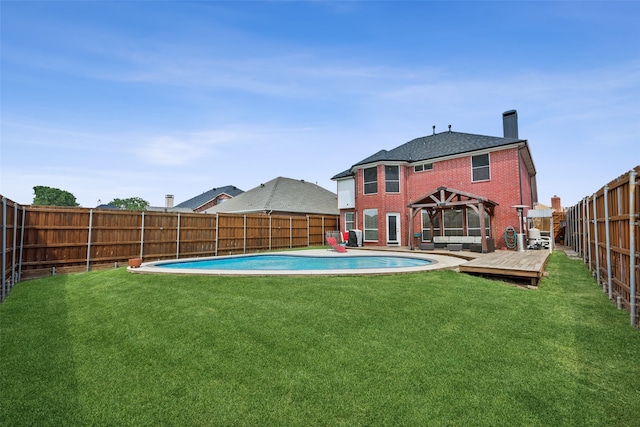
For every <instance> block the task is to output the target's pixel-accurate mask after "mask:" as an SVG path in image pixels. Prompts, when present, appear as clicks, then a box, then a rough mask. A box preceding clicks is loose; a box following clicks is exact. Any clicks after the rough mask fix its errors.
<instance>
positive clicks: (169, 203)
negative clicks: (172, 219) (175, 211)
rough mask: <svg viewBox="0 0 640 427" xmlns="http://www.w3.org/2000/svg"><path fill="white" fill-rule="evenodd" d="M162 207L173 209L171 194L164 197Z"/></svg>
mask: <svg viewBox="0 0 640 427" xmlns="http://www.w3.org/2000/svg"><path fill="white" fill-rule="evenodd" d="M164 207H165V208H172V207H173V194H167V195H166V196H164Z"/></svg>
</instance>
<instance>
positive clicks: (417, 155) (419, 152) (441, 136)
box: [331, 131, 522, 179]
mask: <svg viewBox="0 0 640 427" xmlns="http://www.w3.org/2000/svg"><path fill="white" fill-rule="evenodd" d="M520 141H522V140H520V139H516V138H501V137H495V136H484V135H475V134H470V133H462V132H449V131H447V132H441V133H437V134H435V135H429V136H423V137H420V138H416V139H413V140H411V141H409V142H407V143H405V144H402V145H400V146H399V147H396V148H394V149H393V150H389V151H387V150H380V151H378V152H377V153H375V154H373V155H371V156H369V157H367V158H365V159H364V160H361V161H359V162H358V163H356V164H354V165H353V166H352V168H353V167H356V166H362V165H366V164H369V163H376V162H389V161H395V162H408V163H414V162H420V161H427V160H436V159H438V158H441V157H446V156H452V155H456V154H464V153H469V152H473V151H478V150H485V149H490V148H497V147H501V146H504V145H510V144H514V143H517V142H520ZM352 174H353V173H352V169H349V170H346V171H343V172H340V173H338V174H336V175H335V176H333V178H331V179H339V178H345V177H348V176H351V175H352Z"/></svg>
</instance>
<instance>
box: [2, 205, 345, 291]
mask: <svg viewBox="0 0 640 427" xmlns="http://www.w3.org/2000/svg"><path fill="white" fill-rule="evenodd" d="M2 203H3V207H2V233H3V238H2V242H3V247H2V253H3V258H2V271H3V276H2V300H4V298H5V297H6V295H7V294H8V292H9V290H10V289H11V287H12V286H13V284H15V283H17V282H19V281H20V280H21V279H22V278H29V277H39V276H45V275H50V274H55V273H56V272H74V271H89V270H91V269H96V268H104V267H105V266H109V267H112V266H117V265H118V263H123V262H124V263H127V262H128V260H129V259H130V258H142V259H144V260H146V261H151V260H161V259H172V258H173V259H176V258H191V257H203V256H218V255H232V254H242V253H251V252H259V251H266V250H271V249H285V248H298V247H306V246H313V245H323V244H325V243H324V242H325V234H326V233H327V232H333V231H336V230H337V229H338V217H337V216H334V215H300V216H275V215H273V216H270V215H237V214H196V213H193V214H192V213H175V212H151V211H142V212H140V211H124V210H109V209H86V208H63V207H39V206H19V205H18V204H16V203H14V202H12V201H10V200H8V199H6V198H4V197H2Z"/></svg>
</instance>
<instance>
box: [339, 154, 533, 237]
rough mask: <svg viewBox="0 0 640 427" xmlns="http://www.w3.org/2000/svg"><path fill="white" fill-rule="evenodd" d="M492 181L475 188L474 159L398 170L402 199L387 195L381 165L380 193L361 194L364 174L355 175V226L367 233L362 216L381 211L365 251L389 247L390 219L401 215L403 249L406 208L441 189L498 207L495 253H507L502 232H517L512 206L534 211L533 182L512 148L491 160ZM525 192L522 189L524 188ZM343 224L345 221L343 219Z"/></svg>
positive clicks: (417, 221) (417, 225)
mask: <svg viewBox="0 0 640 427" xmlns="http://www.w3.org/2000/svg"><path fill="white" fill-rule="evenodd" d="M489 164H490V179H489V180H487V181H481V182H472V180H471V179H472V178H471V157H463V158H456V159H450V160H444V161H440V162H435V163H433V169H431V170H427V171H422V172H414V169H413V166H401V167H400V193H399V194H398V193H395V194H394V193H386V192H385V188H384V185H385V184H384V181H385V174H384V166H383V165H378V166H377V172H378V192H377V193H376V194H370V195H365V194H363V171H362V170H358V171H357V174H356V180H357V181H356V210H355V212H356V224H357V227H359V228H360V229H364V217H363V215H364V213H363V212H364V210H365V209H375V208H377V209H378V242H377V243H374V242H370V243H367V245H373V246H376V245H377V246H385V245H386V237H387V236H386V213H387V212H399V213H400V214H401V230H400V232H401V236H402V241H401V244H402V245H405V246H407V245H408V244H409V242H408V241H407V239H408V237H409V230H408V227H409V215H410V209H409V208H408V207H407V205H408V204H409V203H410V202H411V201H414V200H418V199H419V198H421V197H422V196H424V195H426V194H429V193H431V192H433V191H434V190H436V189H437V188H438V187H442V186H444V187H448V188H451V189H455V190H460V191H463V192H467V193H471V194H475V195H477V196H481V197H485V198H488V199H490V200H492V201H494V202H497V203H498V206H497V207H496V209H495V217H494V229H493V230H492V231H491V232H492V235H493V237H494V238H495V240H496V247H497V248H499V247H503V246H504V245H505V242H504V232H505V229H506V228H507V226H513V227H515V228H516V230H519V222H518V214H517V211H516V209H514V208H512V207H511V206H514V205H520V204H525V205H529V206H531V205H532V197H531V181H530V178H529V175H528V172H527V169H526V167H525V165H524V163H523V161H522V159H521V157H520V155H519V152H518V149H516V148H512V149H507V150H502V151H495V152H491V153H490V154H489ZM521 187H522V188H521ZM342 220H343V222H342V224H344V216H342ZM421 231H422V217H421V215H420V214H419V213H418V214H417V215H416V216H415V218H414V230H413V231H412V232H411V235H413V233H414V232H421Z"/></svg>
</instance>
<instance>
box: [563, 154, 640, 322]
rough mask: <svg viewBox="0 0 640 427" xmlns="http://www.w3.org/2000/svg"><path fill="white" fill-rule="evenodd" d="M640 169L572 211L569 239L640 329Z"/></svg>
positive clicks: (569, 213)
mask: <svg viewBox="0 0 640 427" xmlns="http://www.w3.org/2000/svg"><path fill="white" fill-rule="evenodd" d="M639 175H640V166H637V167H636V168H635V169H633V170H631V171H629V172H627V173H625V174H623V175H621V176H620V177H618V178H617V179H614V180H613V181H611V182H609V183H608V184H607V185H605V186H604V187H602V188H601V189H600V190H598V191H597V192H595V193H594V194H593V195H591V196H588V197H585V198H584V199H582V200H581V201H580V202H579V203H578V204H576V205H575V206H573V207H571V208H569V209H567V212H566V220H567V228H566V230H567V231H566V239H567V245H569V246H571V247H572V248H573V250H575V251H576V252H577V253H578V254H579V255H580V256H581V257H582V259H583V260H584V262H585V264H587V265H588V267H589V270H590V271H591V272H592V274H593V275H594V277H595V278H596V280H597V281H598V284H600V285H601V286H602V289H603V291H604V292H605V293H607V296H608V297H609V299H610V300H612V301H613V302H614V303H616V304H617V306H618V307H620V308H624V309H625V310H626V311H627V312H629V315H630V322H631V324H632V325H634V326H638V312H639V310H638V302H639V301H640V295H639V292H638V282H639V281H640V250H639V249H640V190H638V188H639V187H640V185H639V183H638V179H639Z"/></svg>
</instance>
